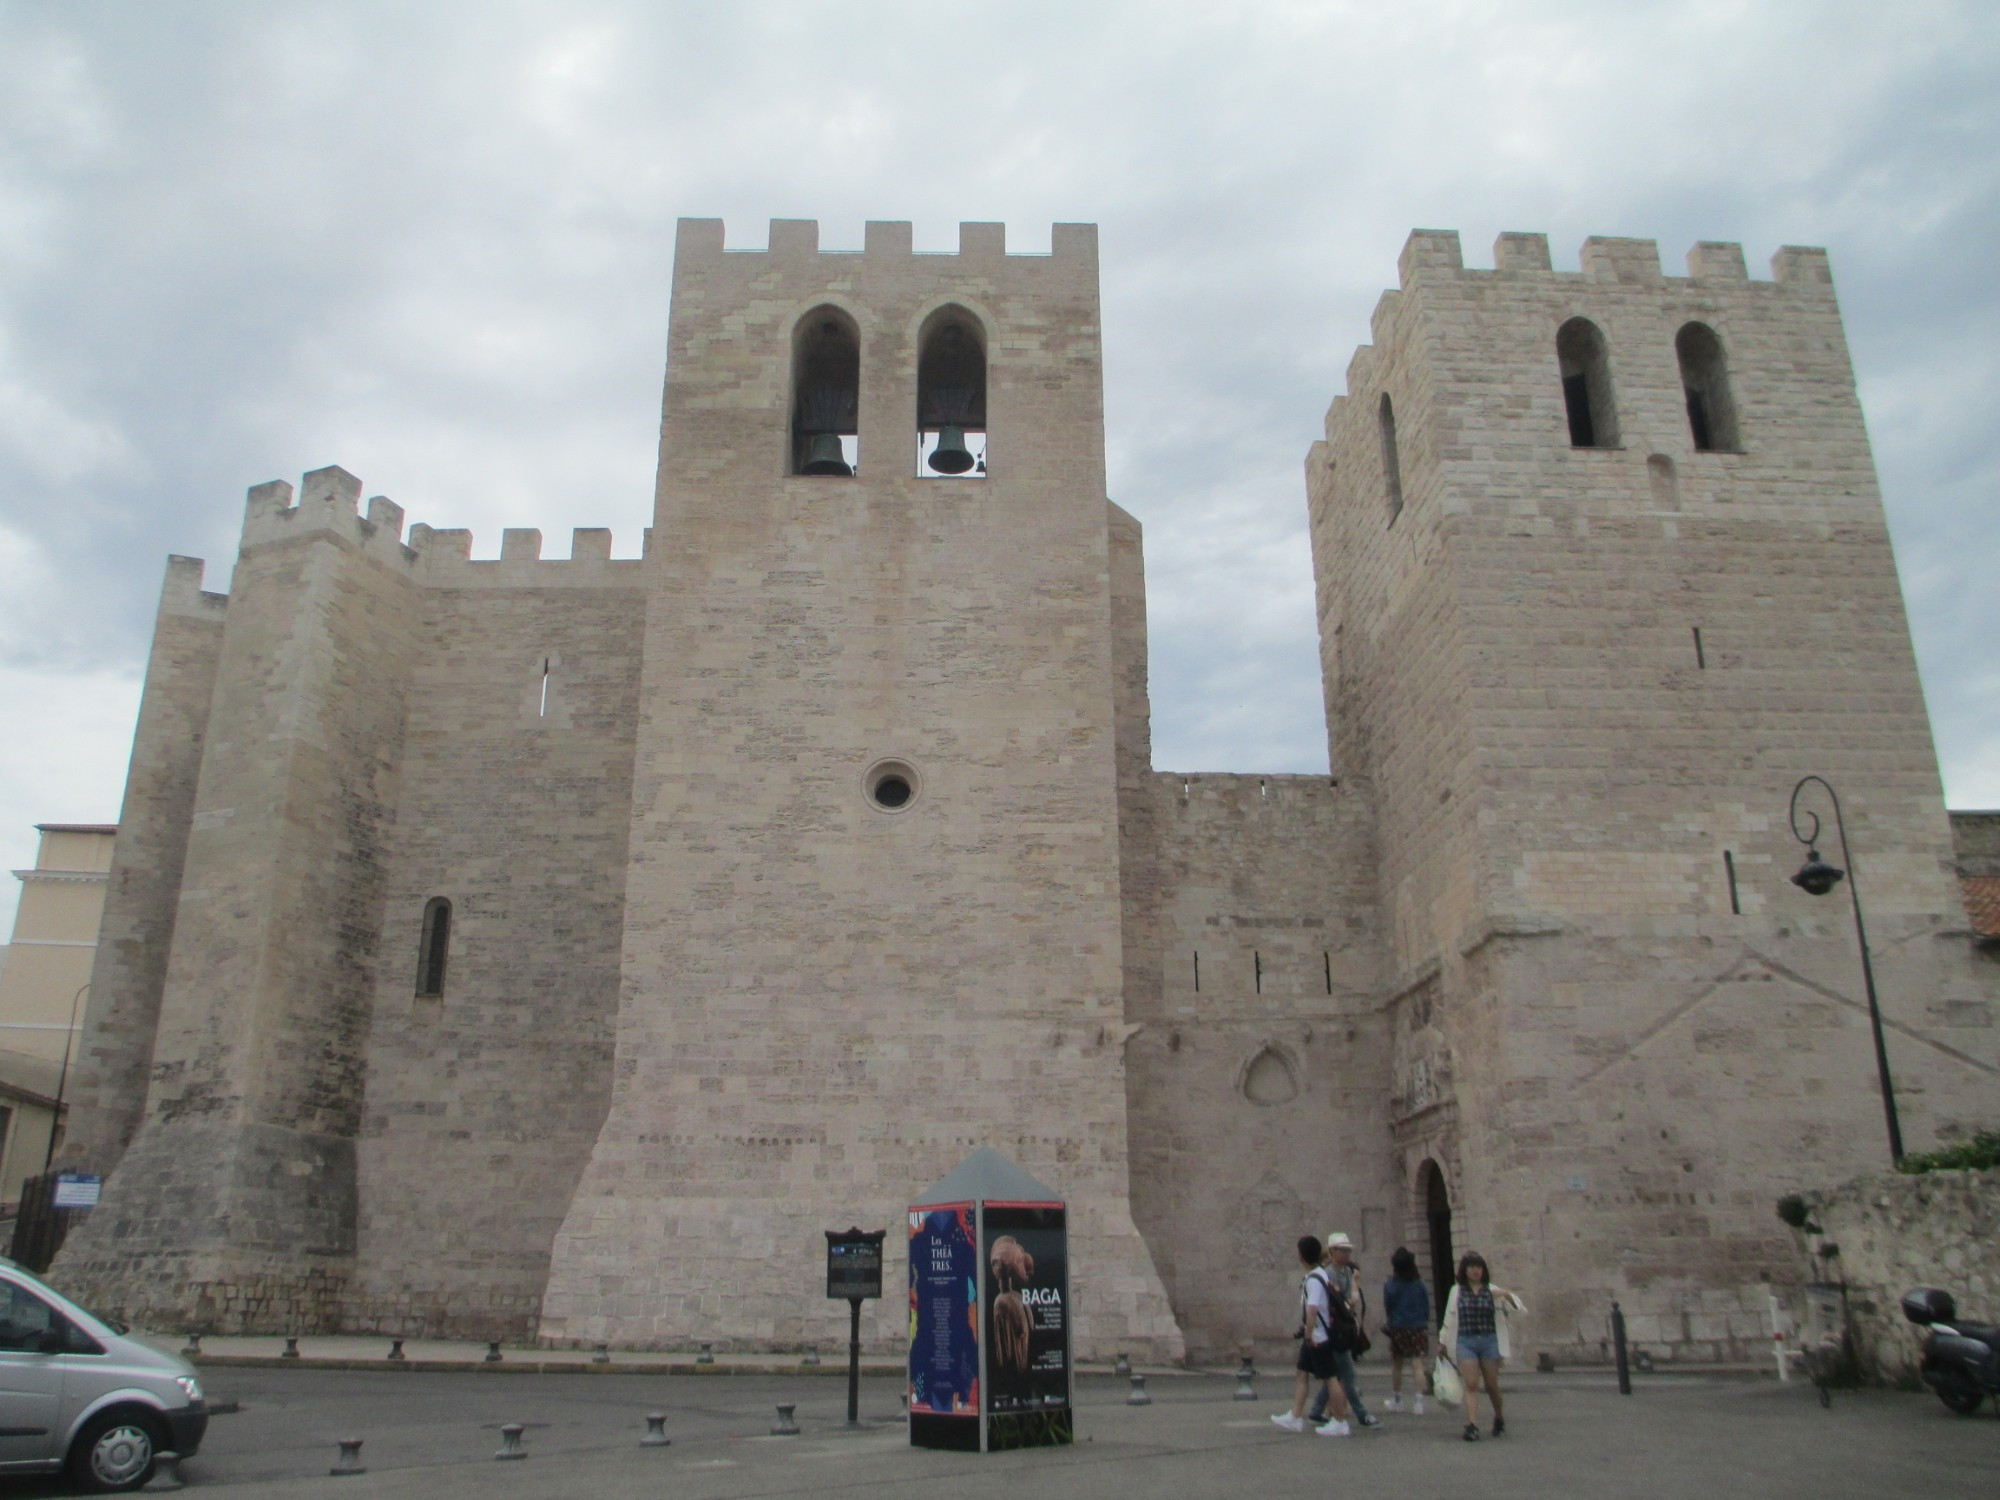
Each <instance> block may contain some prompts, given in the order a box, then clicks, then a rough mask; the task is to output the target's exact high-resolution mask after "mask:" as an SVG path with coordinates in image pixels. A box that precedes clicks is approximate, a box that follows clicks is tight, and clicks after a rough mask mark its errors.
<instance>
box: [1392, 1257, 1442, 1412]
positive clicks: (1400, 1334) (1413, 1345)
mask: <svg viewBox="0 0 2000 1500" xmlns="http://www.w3.org/2000/svg"><path fill="white" fill-rule="evenodd" d="M1389 1270H1390V1272H1391V1273H1392V1274H1391V1275H1390V1277H1389V1279H1388V1280H1387V1281H1385V1282H1384V1283H1382V1312H1383V1315H1384V1316H1385V1317H1386V1318H1387V1319H1388V1325H1387V1327H1386V1328H1385V1329H1384V1332H1386V1333H1387V1334H1388V1335H1389V1410H1390V1411H1401V1410H1402V1409H1403V1366H1404V1365H1405V1364H1408V1365H1409V1366H1411V1368H1413V1369H1414V1370H1415V1371H1416V1374H1417V1381H1416V1384H1417V1390H1416V1396H1415V1399H1414V1400H1413V1401H1412V1402H1411V1405H1410V1414H1411V1415H1412V1416H1417V1417H1421V1416H1422V1415H1423V1414H1424V1356H1425V1355H1426V1354H1427V1353H1429V1352H1430V1342H1431V1294H1430V1290H1429V1289H1428V1288H1427V1287H1425V1285H1424V1279H1423V1277H1421V1276H1419V1275H1418V1274H1417V1258H1416V1256H1414V1255H1412V1254H1411V1253H1410V1248H1409V1246H1407V1245H1398V1246H1397V1247H1396V1253H1395V1254H1394V1255H1392V1256H1390V1257H1389Z"/></svg>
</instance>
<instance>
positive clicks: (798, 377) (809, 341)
mask: <svg viewBox="0 0 2000 1500" xmlns="http://www.w3.org/2000/svg"><path fill="white" fill-rule="evenodd" d="M860 412H861V334H860V330H858V329H857V328H856V327H855V326H854V320H853V319H852V318H850V317H848V315H847V314H846V313H844V312H842V311H841V310H840V309H839V308H837V307H816V308H814V309H813V310H812V311H811V312H809V313H807V314H806V315H805V316H804V317H803V318H801V319H800V320H799V324H798V327H797V328H795V329H794V330H793V331H792V470H791V471H792V472H793V473H794V474H815V475H846V474H852V473H853V472H854V470H855V467H856V466H857V465H858V464H859V463H860V461H861V438H860V432H861V428H860Z"/></svg>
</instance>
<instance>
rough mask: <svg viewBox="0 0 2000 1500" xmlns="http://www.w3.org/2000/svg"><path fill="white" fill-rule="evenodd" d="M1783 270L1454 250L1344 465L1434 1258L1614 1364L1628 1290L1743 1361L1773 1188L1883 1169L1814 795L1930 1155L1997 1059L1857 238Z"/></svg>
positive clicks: (1385, 877)
mask: <svg viewBox="0 0 2000 1500" xmlns="http://www.w3.org/2000/svg"><path fill="white" fill-rule="evenodd" d="M1773 268H1774V271H1775V279H1774V280H1770V281H1753V280H1751V279H1749V278H1748V276H1747V275H1746V273H1745V269H1744V262H1743V255H1742V252H1741V250H1740V249H1739V248H1738V247H1737V246H1734V245H1720V244H1702V245H1698V246H1696V247H1695V249H1694V250H1693V252H1692V253H1691V254H1690V255H1689V257H1688V274H1687V275H1686V276H1684V277H1683V276H1667V275H1663V274H1662V272H1661V268H1660V263H1659V255H1658V251H1657V249H1656V248H1655V246H1654V245H1653V244H1652V242H1650V241H1642V240H1620V239H1593V240H1590V241H1588V242H1587V243H1586V244H1585V246H1584V248H1583V256H1582V269H1581V271H1580V272H1569V273H1565V272H1556V271H1554V270H1552V269H1551V266H1550V260H1549V252H1548V244H1547V241H1546V239H1545V238H1543V237H1542V236H1539V235H1503V236H1501V238H1500V241H1499V244H1498V245H1497V246H1496V249H1495V268H1494V269H1493V270H1490V271H1481V270H1469V269H1467V268H1466V267H1465V266H1464V264H1463V262H1462V259H1461V256H1460V252H1459V244H1458V237H1457V235H1455V234H1451V233H1443V232H1436V231H1418V232H1417V233H1415V234H1413V235H1412V236H1411V238H1410V240H1409V243H1408V245H1407V247H1406V248H1405V250H1404V252H1403V257H1402V277H1401V288H1400V290H1398V291H1392V292H1389V293H1386V294H1385V295H1384V296H1383V298H1382V300H1381V303H1380V305H1379V306H1378V308H1377V309H1376V312H1375V316H1374V320H1373V334H1374V342H1373V343H1372V344H1371V345H1369V346H1366V347H1364V348H1362V349H1361V350H1360V351H1358V352H1357V353H1356V355H1355V357H1354V360H1353V362H1352V364H1351V365H1350V366H1349V370H1348V389H1347V394H1346V395H1345V396H1343V397H1341V398H1340V399H1337V400H1336V401H1335V402H1334V403H1333V407H1332V410H1331V411H1330V413H1329V414H1328V418H1327V426H1326V433H1327V436H1326V441H1325V442H1324V443H1322V444H1318V445H1315V447H1314V449H1313V451H1312V454H1311V456H1310V458H1309V460H1308V465H1307V471H1308V485H1309V491H1310V503H1311V510H1312V535H1313V543H1314V555H1315V567H1316V572H1317V576H1318V601H1319V612H1320V629H1321V644H1322V658H1323V669H1324V678H1325V687H1326V696H1327V704H1328V716H1329V733H1330V742H1331V745H1332V754H1333V761H1334V767H1335V772H1336V774H1337V775H1347V776H1353V777H1361V778H1365V779H1366V781H1367V782H1368V783H1369V784H1370V785H1371V787H1372V793H1373V797H1374V802H1375V808H1376V814H1377V818H1378V824H1379V838H1380V850H1381V868H1380V877H1379V878H1380V893H1381V903H1382V927H1383V933H1384V944H1385V950H1386V952H1385V965H1384V967H1385V971H1386V975H1387V978H1386V979H1385V982H1384V988H1385V999H1386V1002H1387V1004H1388V1006H1389V1010H1390V1014H1391V1016H1392V1019H1393V1030H1394V1035H1395V1038H1396V1042H1395V1061H1394V1073H1393V1077H1392V1079H1391V1086H1390V1092H1391V1101H1390V1112H1391V1120H1392V1129H1393V1131H1394V1136H1395V1142H1396V1151H1397V1154H1398V1164H1397V1165H1398V1170H1399V1171H1400V1173H1401V1175H1402V1178H1403V1183H1404V1192H1405V1194H1406V1199H1405V1202H1406V1206H1407V1208H1406V1211H1407V1216H1408V1222H1409V1227H1410V1231H1411V1233H1412V1236H1413V1238H1412V1243H1431V1244H1435V1245H1437V1246H1438V1249H1437V1250H1436V1252H1435V1255H1434V1258H1435V1259H1443V1258H1444V1257H1445V1256H1446V1255H1448V1254H1451V1253H1457V1252H1462V1251H1463V1250H1464V1249H1466V1248H1477V1249H1479V1250H1481V1251H1482V1252H1484V1253H1485V1254H1486V1256H1487V1257H1488V1259H1489V1260H1491V1261H1492V1263H1493V1269H1494V1275H1495V1277H1496V1278H1497V1279H1499V1280H1501V1281H1502V1282H1505V1283H1507V1284H1510V1285H1522V1286H1524V1288H1525V1289H1526V1291H1527V1295H1528V1300H1529V1303H1530V1305H1531V1307H1533V1308H1534V1309H1535V1318H1534V1336H1535V1340H1536V1342H1537V1343H1540V1344H1544V1345H1545V1346H1547V1347H1554V1348H1562V1347H1566V1346H1567V1347H1573V1348H1575V1349H1576V1350H1578V1351H1579V1352H1585V1353H1589V1354H1591V1355H1593V1356H1594V1354H1595V1352H1596V1350H1597V1346H1598V1344H1599V1341H1600V1340H1601V1339H1602V1338H1603V1337H1604V1336H1605V1335H1604V1332H1603V1327H1604V1317H1605V1315H1606V1313H1607V1311H1608V1308H1609V1305H1610V1302H1611V1299H1612V1298H1613V1297H1614V1296H1616V1297H1619V1298H1620V1299H1621V1300H1622V1301H1623V1303H1624V1306H1625V1307H1626V1309H1627V1310H1628V1312H1630V1311H1634V1310H1636V1312H1637V1314H1638V1317H1639V1319H1640V1320H1641V1321H1639V1322H1638V1324H1637V1326H1636V1331H1635V1335H1634V1336H1635V1337H1637V1338H1639V1339H1641V1340H1642V1341H1644V1342H1648V1343H1665V1344H1669V1345H1679V1346H1681V1347H1682V1348H1684V1349H1686V1350H1687V1351H1688V1352H1690V1353H1694V1354H1711V1355H1713V1354H1735V1355H1741V1354H1743V1353H1746V1352H1748V1351H1749V1350H1750V1349H1751V1348H1752V1347H1754V1341H1755V1339H1757V1338H1758V1337H1760V1336H1761V1327H1760V1324H1759V1322H1758V1317H1759V1315H1761V1311H1762V1307H1763V1302H1762V1291H1761V1287H1760V1286H1759V1283H1760V1282H1761V1281H1762V1280H1763V1279H1765V1278H1768V1277H1770V1276H1772V1275H1780V1276H1782V1275H1783V1272H1784V1266H1785V1263H1786V1261H1787V1259H1788V1256H1789V1244H1788V1238H1787V1236H1786V1235H1785V1232H1784V1231H1783V1230H1782V1229H1781V1227H1780V1225H1779V1224H1778V1221H1777V1220H1776V1218H1775V1217H1774V1216H1773V1213H1772V1207H1771V1205H1772V1203H1773V1201H1774V1200H1775V1199H1776V1198H1777V1197H1778V1196H1779V1195H1780V1194H1781V1193H1782V1192H1784V1191H1787V1190H1788V1189H1790V1188H1791V1187H1792V1186H1794V1185H1796V1184H1801V1183H1811V1182H1823V1181H1827V1180H1835V1179H1838V1178H1841V1177H1845V1176H1848V1175H1850V1174H1852V1173H1853V1172H1855V1171H1857V1170H1861V1169H1863V1168H1867V1167H1874V1166H1880V1165H1882V1164H1883V1163H1884V1162H1885V1156H1886V1149H1887V1148H1886V1143H1885V1135H1884V1131H1883V1125H1882V1112H1881V1106H1880V1103H1879V1101H1878V1097H1877V1090H1876V1082H1875V1066H1874V1056H1873V1051H1872V1048H1871V1045H1870V1040H1869V1029H1868V1023H1867V1017H1866V1010H1865V1003H1864V1000H1863V996H1862V992H1861V971H1860V965H1859V962H1858V959H1857V955H1856V949H1855V937H1854V931H1853V924H1852V920H1851V917H1850V915H1849V911H1848V908H1847V904H1846V902H1845V900H1842V901H1840V902H1838V903H1836V902H1833V901H1827V902H1815V901H1814V900H1813V899H1812V898H1811V897H1809V896H1807V895H1805V894H1804V893H1803V892H1801V891H1800V890H1798V889H1796V888H1794V886H1793V885H1792V884H1790V883H1789V881H1788V878H1787V877H1788V876H1789V875H1790V874H1791V873H1792V871H1793V870H1794V869H1795V868H1796V867H1797V866H1798V865H1799V863H1800V862H1801V861H1802V858H1803V855H1804V850H1803V848H1802V847H1801V846H1800V845H1799V844H1797V843H1796V842H1795V841H1794V839H1793V836H1792V833H1791V831H1790V829H1789V828H1788V826H1787V803H1788V798H1789V797H1790V796H1791V793H1792V790H1793V787H1794V785H1795V784H1796V783H1797V782H1798V781H1799V779H1800V778H1801V777H1803V776H1805V775H1807V774H1809V773H1815V774H1819V775H1822V776H1824V777H1826V778H1827V779H1828V780H1830V781H1831V782H1832V783H1833V784H1834V785H1835V786H1837V787H1838V789H1839V791H1840V794H1841V796H1842V798H1843V801H1844V806H1845V810H1846V815H1847V826H1848V830H1849V833H1850V835H1851V837H1852V840H1853V855H1854V864H1855V870H1854V875H1855V877H1856V878H1858V879H1860V880H1862V881H1863V882H1865V889H1866V903H1867V913H1868V920H1869V927H1870V935H1871V937H1872V938H1873V940H1874V944H1873V946H1874V953H1875V959H1876V965H1877V975H1878V978H1879V979H1880V983H1881V991H1882V996H1883V1008H1884V1012H1885V1017H1886V1022H1887V1025H1888V1028H1889V1037H1890V1041H1889V1051H1890V1057H1891V1061H1892V1064H1893V1065H1894V1067H1895V1069H1896V1071H1897V1077H1898V1080H1899V1083H1900V1085H1901V1103H1902V1107H1903V1124H1904V1132H1905V1136H1906V1138H1907V1140H1908V1142H1909V1144H1910V1146H1911V1147H1912V1148H1917V1147H1921V1146H1923V1145H1925V1144H1927V1143H1928V1142H1929V1141H1930V1140H1931V1139H1933V1138H1934V1137H1935V1135H1936V1134H1937V1133H1938V1132H1939V1131H1947V1132H1948V1131H1950V1130H1952V1129H1954V1128H1959V1127H1964V1126H1967V1125H1970V1124H1972V1123H1974V1122H1975V1121H1976V1120H1977V1119H1979V1118H1981V1114H1980V1112H1981V1110H1982V1109H1984V1108H1985V1107H1987V1106H1989V1105H1990V1101H1991V1099H1992V1096H1993V1094H1992V1091H1993V1087H1994V1083H1995V1080H1996V1077H2000V1073H1996V1066H1995V1065H1996V1062H2000V1053H1996V1048H1995V1045H1994V1042H1993V1040H1992V1038H1993V1035H1994V1033H1993V1031H1992V1030H1991V1029H1990V1023H1991V1019H1992V1014H1991V1012H1992V998H1993V997H1992V994H1991V984H1990V980H1986V979H1982V977H1981V975H1980V973H1979V972H1977V971H1976V969H1975V967H1974V961H1973V959H1972V956H1971V952H1970V945H1969V942H1968V937H1967V934H1966V931H1965V928H1966V923H1965V920H1964V916H1963V912H1962V908H1961V907H1960V904H1959V901H1958V896H1957V892H1956V890H1955V889H1954V886H1953V882H1952V868H1951V838H1950V833H1949V829H1948V827H1947V823H1946V818H1945V811H1944V802H1943V797H1942V792H1941V788H1940V786H1939V782H1938V775H1937V767H1936V761H1935V758H1934V755H1933V751H1932V747H1931V740H1930V736H1929V732H1928V731H1929V725H1928V721H1927V719H1926V716H1925V713H1924V705H1923V696H1922V691H1921V688H1920V685H1919V683H1918V679H1917V673H1916V664H1915V661H1914V658H1913V655H1912V652H1911V648H1910V639H1909V630H1908V626H1907V624H1906V621H1905V619H1904V614H1903V607H1902V599H1901V595H1900V592H1899V589H1898V585H1897V579H1896V572H1895V566H1894V560H1893V558H1892V556H1891V553H1890V548H1889V538H1888V534H1887V530H1886V527H1885V524H1884V520H1883V514H1882V506H1881V501H1880V498H1879V495H1878V491H1877V486H1876V479H1875V472H1874V464H1873V460H1872V458H1871V455H1870V452H1869V447H1868V439H1867V434H1866V431H1865V429H1864V426H1863V423H1862V417H1861V410H1860V406H1859V404H1858V402H1857V400H1856V397H1855V390H1854V379H1853V374H1852V371H1851V368H1850V366H1849V362H1848V355H1847V347H1846V341H1845V338H1844V335H1843V332H1842V328H1841V320H1840V312H1839V307H1838V305H1837V303H1836V302H1835V299H1834V293H1833V286H1832V281H1831V277H1830V274H1829V272H1828V269H1827V261H1826V257H1825V254H1824V253H1823V252H1821V251H1818V250H1805V249H1786V250H1782V251H1780V252H1779V253H1778V255H1777V256H1776V258H1775V259H1774V261H1773ZM1805 805H1807V806H1817V807H1818V810H1819V812H1820V814H1821V816H1823V817H1825V818H1826V819H1827V822H1828V824H1829V832H1828V839H1827V842H1828V843H1831V839H1832V834H1831V822H1832V819H1831V815H1830V808H1829V807H1828V806H1827V804H1825V803H1824V802H1820V803H1817V804H1814V803H1811V802H1810V801H1808V802H1807V803H1806V804H1805ZM1822 847H1823V848H1824V847H1826V846H1825V845H1823V846H1822ZM1426 1220H1429V1221H1430V1222H1429V1223H1426V1222H1425V1221H1426ZM1440 1220H1441V1221H1442V1222H1441V1223H1440ZM1440 1228H1441V1229H1442V1230H1443V1234H1442V1237H1441V1238H1440V1237H1439V1236H1438V1234H1436V1233H1435V1232H1434V1231H1436V1230H1437V1229H1440ZM1447 1247H1448V1248H1447Z"/></svg>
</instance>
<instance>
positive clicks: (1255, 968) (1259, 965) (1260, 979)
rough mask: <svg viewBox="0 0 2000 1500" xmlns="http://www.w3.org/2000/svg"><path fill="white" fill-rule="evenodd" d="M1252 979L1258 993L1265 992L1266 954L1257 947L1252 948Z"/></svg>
mask: <svg viewBox="0 0 2000 1500" xmlns="http://www.w3.org/2000/svg"><path fill="white" fill-rule="evenodd" d="M1250 979H1251V983H1253V984H1254V985H1256V987H1257V993H1258V994H1260V995H1261V994H1263V993H1264V955H1263V954H1261V953H1259V952H1258V951H1257V950H1256V949H1255V948H1252V949H1251V950H1250Z"/></svg>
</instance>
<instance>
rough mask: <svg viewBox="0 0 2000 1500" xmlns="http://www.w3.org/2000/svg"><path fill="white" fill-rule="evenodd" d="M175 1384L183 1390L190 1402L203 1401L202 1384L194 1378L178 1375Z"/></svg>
mask: <svg viewBox="0 0 2000 1500" xmlns="http://www.w3.org/2000/svg"><path fill="white" fill-rule="evenodd" d="M174 1384H175V1385H177V1386H179V1387H180V1388H181V1390H182V1391H183V1392H184V1393H185V1394H186V1396H187V1398H188V1400H189V1401H199V1400H200V1399H201V1382H200V1381H199V1380H196V1379H195V1378H194V1376H192V1375H176V1376H175V1377H174Z"/></svg>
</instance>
